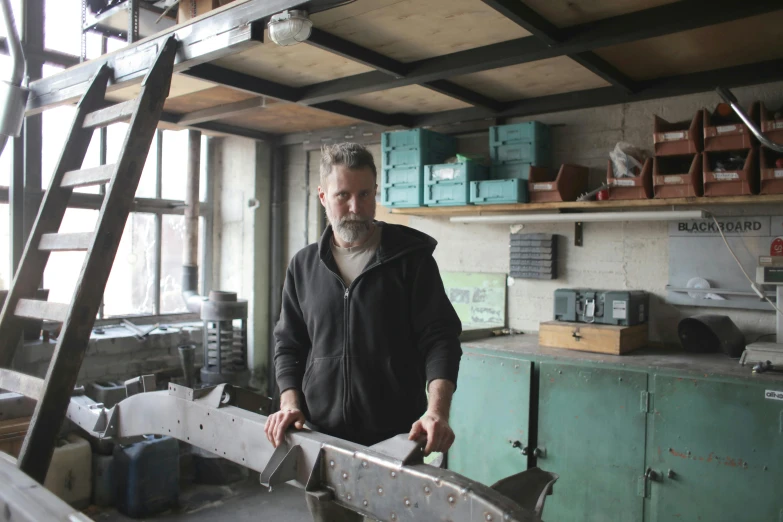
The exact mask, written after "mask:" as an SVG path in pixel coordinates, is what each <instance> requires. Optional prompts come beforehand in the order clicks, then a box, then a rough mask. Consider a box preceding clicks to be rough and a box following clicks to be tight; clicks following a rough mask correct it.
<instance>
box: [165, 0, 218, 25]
mask: <svg viewBox="0 0 783 522" xmlns="http://www.w3.org/2000/svg"><path fill="white" fill-rule="evenodd" d="M227 3H229V2H228V1H226V0H222V1H221V0H181V1H180V3H179V7H178V10H177V23H178V24H181V23H182V22H185V21H187V20H190V19H191V18H196V17H197V16H201V15H203V14H204V13H208V12H209V11H212V10H213V9H217V8H218V7H220V6H222V5H225V4H227Z"/></svg>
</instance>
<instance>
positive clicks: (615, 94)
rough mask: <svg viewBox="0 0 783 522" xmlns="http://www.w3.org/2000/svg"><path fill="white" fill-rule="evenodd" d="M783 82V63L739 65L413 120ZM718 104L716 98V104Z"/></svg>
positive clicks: (508, 113)
mask: <svg viewBox="0 0 783 522" xmlns="http://www.w3.org/2000/svg"><path fill="white" fill-rule="evenodd" d="M774 81H783V60H769V61H765V62H758V63H753V64H748V65H738V66H734V67H726V68H722V69H714V70H711V71H704V72H698V73H691V74H685V75H677V76H669V77H666V78H658V79H655V80H649V81H645V82H640V88H639V90H638V91H636V92H634V93H627V92H623V91H620V90H618V89H615V88H614V87H601V88H598V89H588V90H583V91H575V92H567V93H563V94H554V95H551V96H540V97H537V98H526V99H522V100H517V101H513V102H509V104H508V106H507V108H506V109H505V110H503V111H501V112H497V113H493V112H490V111H487V110H486V109H481V108H477V107H474V108H470V109H458V110H453V111H444V112H436V113H431V114H424V115H420V116H414V117H413V125H414V126H417V127H418V126H433V125H445V124H450V123H455V122H462V121H471V120H477V119H482V118H488V117H496V118H510V117H525V116H534V115H537V114H548V113H553V112H561V111H567V110H576V109H586V108H590V107H602V106H606V105H616V104H620V103H631V102H639V101H646V100H653V99H658V98H668V97H671V96H683V95H686V94H695V93H699V92H706V91H710V90H712V89H714V88H715V87H716V86H718V85H721V86H725V87H740V86H744V85H754V84H760V83H767V82H774ZM717 100H718V98H717V95H716V101H717Z"/></svg>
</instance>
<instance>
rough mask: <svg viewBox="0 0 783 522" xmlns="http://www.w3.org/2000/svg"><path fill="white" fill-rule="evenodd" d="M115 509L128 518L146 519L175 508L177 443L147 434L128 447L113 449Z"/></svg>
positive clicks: (177, 466) (176, 501) (177, 463)
mask: <svg viewBox="0 0 783 522" xmlns="http://www.w3.org/2000/svg"><path fill="white" fill-rule="evenodd" d="M114 480H115V482H116V484H117V498H116V502H117V509H118V510H119V511H120V512H121V513H123V514H125V515H128V516H130V517H134V518H138V517H146V516H150V515H154V514H156V513H160V512H161V511H165V510H167V509H171V508H173V507H176V506H177V503H178V500H179V443H178V442H177V440H176V439H172V438H171V437H162V436H158V435H155V436H153V435H147V436H145V440H143V441H141V442H137V443H136V444H131V445H130V446H119V445H118V446H116V447H115V448H114Z"/></svg>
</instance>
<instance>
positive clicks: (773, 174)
mask: <svg viewBox="0 0 783 522" xmlns="http://www.w3.org/2000/svg"><path fill="white" fill-rule="evenodd" d="M778 160H783V154H781V153H779V152H775V151H773V150H769V149H768V148H766V147H761V149H760V150H759V164H760V166H761V168H760V171H761V172H760V178H761V188H760V190H759V193H760V194H783V167H778V166H777V161H778Z"/></svg>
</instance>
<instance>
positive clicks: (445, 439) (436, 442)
mask: <svg viewBox="0 0 783 522" xmlns="http://www.w3.org/2000/svg"><path fill="white" fill-rule="evenodd" d="M455 388H456V386H455V385H454V383H453V382H451V381H448V380H446V379H435V380H434V381H432V382H430V386H429V407H428V408H427V413H425V414H424V416H423V417H422V418H421V419H419V420H417V421H416V422H414V423H413V426H412V427H411V432H410V435H408V440H416V439H418V438H420V437H422V436H424V435H426V436H427V445H426V446H425V447H424V455H425V456H426V455H429V454H430V453H432V452H433V451H439V452H445V451H447V450H448V449H449V448H450V447H451V445H452V444H454V432H453V431H452V429H451V426H449V411H450V410H451V396H452V395H453V394H454V389H455Z"/></svg>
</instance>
